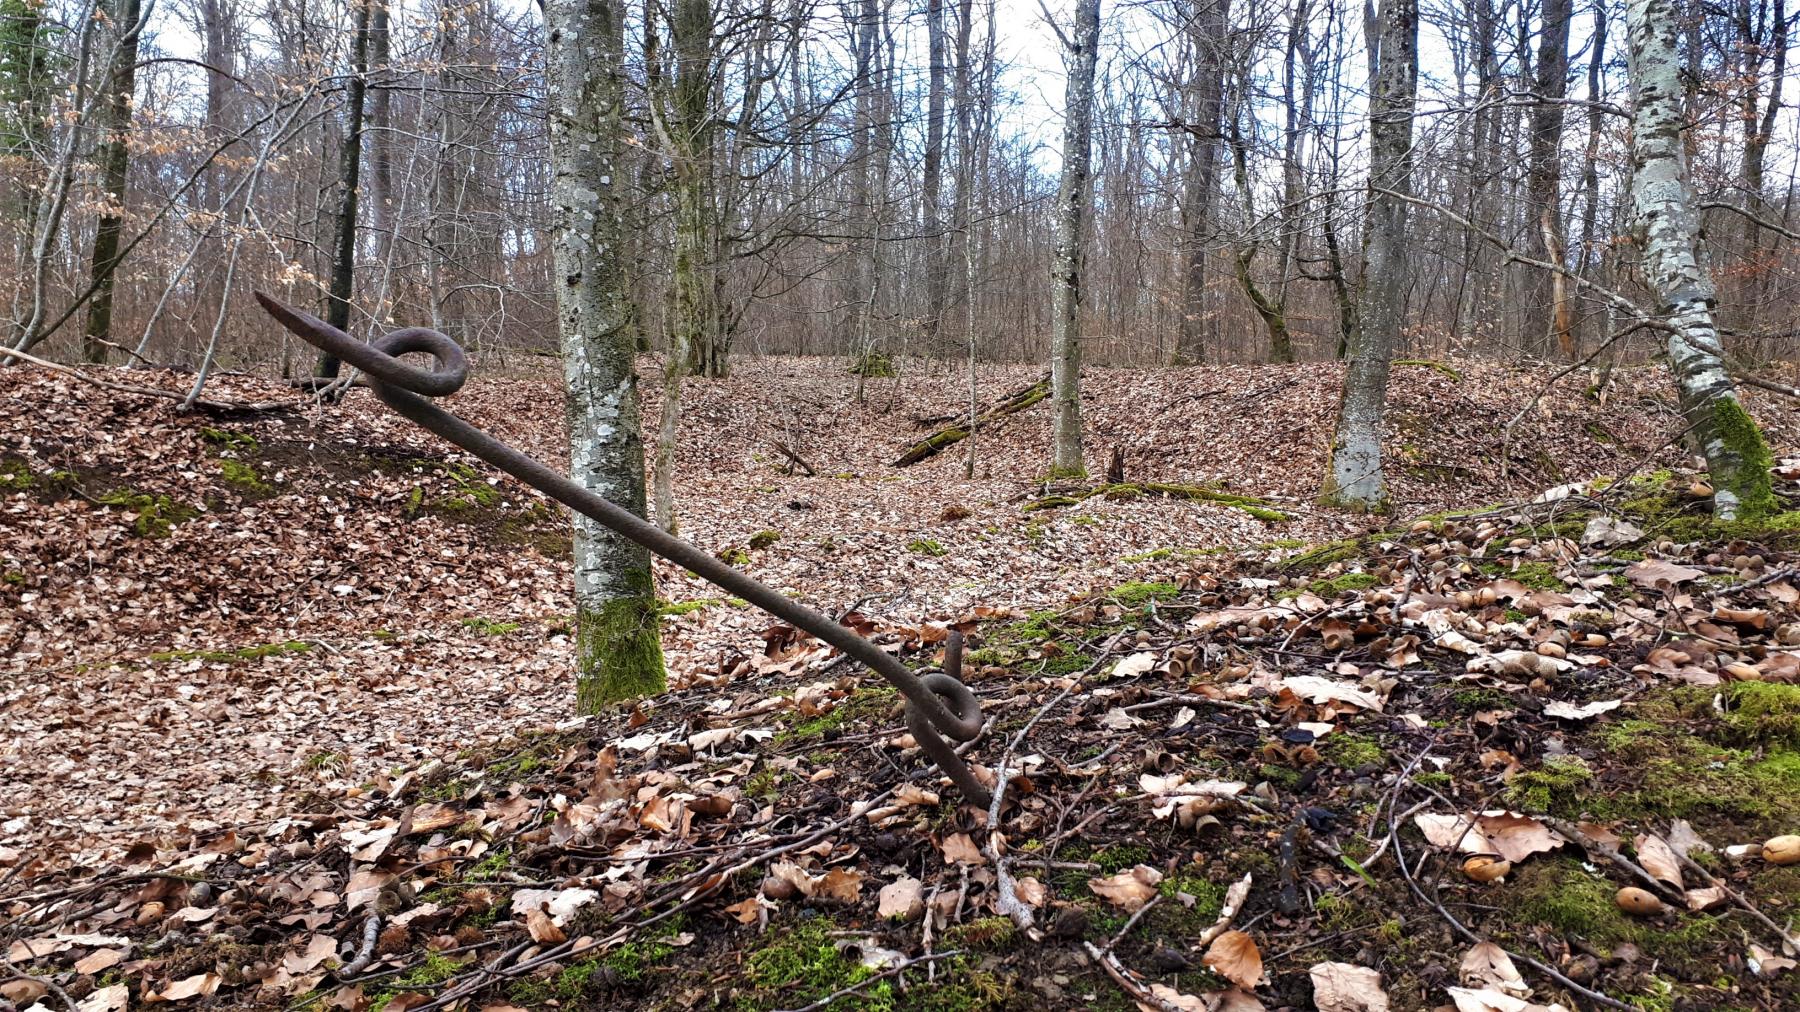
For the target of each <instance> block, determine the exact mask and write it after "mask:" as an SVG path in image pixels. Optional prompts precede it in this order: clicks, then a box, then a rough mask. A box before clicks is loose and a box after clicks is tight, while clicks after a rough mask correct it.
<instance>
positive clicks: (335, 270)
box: [318, 0, 375, 380]
mask: <svg viewBox="0 0 1800 1012" xmlns="http://www.w3.org/2000/svg"><path fill="white" fill-rule="evenodd" d="M374 4H375V0H358V3H357V5H356V36H355V40H354V41H353V42H352V43H351V47H350V79H349V81H348V82H346V84H345V98H344V107H345V108H344V120H345V122H344V144H343V147H341V148H340V149H338V182H337V190H338V199H337V210H336V220H335V221H334V222H333V230H332V231H333V236H332V239H333V247H332V254H331V287H330V288H329V289H328V290H327V293H326V302H325V322H326V323H329V324H331V325H332V326H333V327H336V328H337V329H339V330H342V331H345V332H348V331H349V330H350V297H351V296H352V295H354V294H355V291H356V215H357V207H356V199H357V195H358V194H357V189H358V179H359V177H360V176H361V174H362V139H363V96H364V94H365V92H366V89H367V87H368V82H369V35H370V34H371V33H370V25H369V21H370V14H371V9H372V8H373V6H374ZM340 365H341V363H340V362H338V360H337V359H335V358H333V357H332V356H330V355H325V354H321V355H320V356H319V368H318V376H319V378H320V379H326V380H330V379H336V378H337V375H338V369H339V367H340Z"/></svg>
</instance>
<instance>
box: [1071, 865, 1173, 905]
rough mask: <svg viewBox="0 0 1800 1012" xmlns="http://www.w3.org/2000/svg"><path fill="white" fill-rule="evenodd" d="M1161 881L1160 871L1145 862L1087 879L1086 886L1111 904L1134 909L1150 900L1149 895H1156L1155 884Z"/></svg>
mask: <svg viewBox="0 0 1800 1012" xmlns="http://www.w3.org/2000/svg"><path fill="white" fill-rule="evenodd" d="M1161 881H1162V872H1160V871H1157V870H1156V869H1155V868H1152V867H1150V866H1149V865H1147V864H1140V865H1138V866H1137V867H1135V868H1129V869H1127V870H1125V871H1122V872H1119V873H1118V874H1117V875H1108V876H1106V877H1105V878H1091V879H1088V888H1089V889H1092V890H1093V891H1094V895H1096V896H1098V897H1100V898H1101V899H1103V900H1105V901H1107V902H1108V903H1111V904H1112V905H1113V906H1116V907H1120V908H1122V909H1125V910H1136V909H1137V908H1139V907H1141V906H1143V905H1144V904H1146V903H1148V902H1150V897H1152V896H1155V895H1156V887H1157V884H1158V883H1160V882H1161Z"/></svg>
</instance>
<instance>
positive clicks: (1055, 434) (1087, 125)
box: [1050, 0, 1100, 476]
mask: <svg viewBox="0 0 1800 1012" xmlns="http://www.w3.org/2000/svg"><path fill="white" fill-rule="evenodd" d="M1065 41H1066V43H1067V49H1068V52H1066V53H1065V54H1064V62H1065V63H1067V65H1068V71H1069V80H1068V87H1067V90H1066V91H1065V92H1064V105H1063V159H1062V161H1063V164H1062V185H1061V186H1059V187H1058V188H1057V193H1056V259H1055V262H1054V263H1053V264H1052V266H1051V268H1050V269H1051V272H1052V274H1051V283H1050V300H1051V305H1050V327H1051V330H1050V397H1051V400H1052V401H1053V402H1054V404H1053V409H1052V421H1051V448H1052V449H1051V452H1052V457H1051V461H1050V470H1051V473H1052V474H1053V475H1058V476H1064V475H1080V474H1085V473H1086V470H1087V469H1086V468H1085V467H1083V466H1082V462H1081V264H1082V233H1083V231H1084V230H1085V228H1086V222H1087V215H1088V204H1089V202H1090V201H1091V200H1092V196H1093V192H1092V187H1091V185H1090V183H1091V179H1090V175H1091V173H1090V167H1091V164H1092V159H1093V150H1092V143H1091V142H1092V138H1093V132H1094V68H1095V65H1096V64H1097V62H1098V57H1099V52H1098V51H1099V48H1100V0H1076V2H1075V27H1074V33H1073V34H1072V35H1071V36H1069V37H1067V39H1066V40H1065Z"/></svg>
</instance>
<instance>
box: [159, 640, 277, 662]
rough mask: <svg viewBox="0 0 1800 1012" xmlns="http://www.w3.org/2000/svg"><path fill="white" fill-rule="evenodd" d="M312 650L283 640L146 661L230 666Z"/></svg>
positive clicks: (168, 654) (167, 653) (169, 654)
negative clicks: (236, 662)
mask: <svg viewBox="0 0 1800 1012" xmlns="http://www.w3.org/2000/svg"><path fill="white" fill-rule="evenodd" d="M310 649H312V645H311V644H310V643H307V642H306V641H305V640H283V641H281V642H278V643H259V644H257V645H256V646H253V647H238V648H236V649H233V650H165V651H162V652H160V653H154V654H150V655H149V656H148V657H146V658H145V660H151V661H192V660H201V661H213V662H219V663H227V664H229V663H231V662H233V661H257V660H261V659H263V658H264V657H279V656H281V655H282V654H303V653H306V652H307V651H308V650H310Z"/></svg>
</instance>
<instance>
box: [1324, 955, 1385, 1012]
mask: <svg viewBox="0 0 1800 1012" xmlns="http://www.w3.org/2000/svg"><path fill="white" fill-rule="evenodd" d="M1307 973H1308V975H1309V976H1310V977H1312V986H1313V1006H1314V1008H1316V1009H1317V1010H1318V1012H1388V996H1387V992H1386V991H1384V990H1382V987H1381V974H1380V972H1379V971H1376V970H1371V969H1369V968H1368V967H1366V966H1357V965H1356V964H1355V963H1314V964H1313V966H1312V969H1311V970H1309V971H1307Z"/></svg>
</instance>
